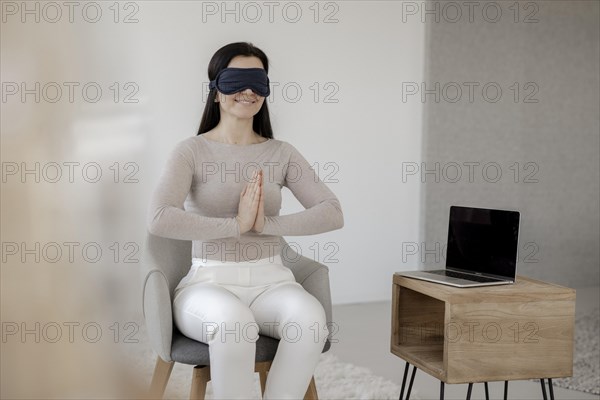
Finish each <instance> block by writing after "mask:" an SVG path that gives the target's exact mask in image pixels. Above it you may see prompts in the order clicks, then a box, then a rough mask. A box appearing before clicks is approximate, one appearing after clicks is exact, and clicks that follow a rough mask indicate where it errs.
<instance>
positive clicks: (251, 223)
mask: <svg viewBox="0 0 600 400" xmlns="http://www.w3.org/2000/svg"><path fill="white" fill-rule="evenodd" d="M235 219H236V220H237V222H238V224H239V225H240V234H242V233H244V232H248V231H249V230H253V231H255V232H258V233H260V232H262V230H263V228H264V227H265V206H264V192H263V171H262V169H259V170H256V171H254V174H253V175H252V179H251V181H250V182H249V183H248V184H247V185H246V186H245V187H244V190H242V193H240V204H239V206H238V215H237V216H236V217H235Z"/></svg>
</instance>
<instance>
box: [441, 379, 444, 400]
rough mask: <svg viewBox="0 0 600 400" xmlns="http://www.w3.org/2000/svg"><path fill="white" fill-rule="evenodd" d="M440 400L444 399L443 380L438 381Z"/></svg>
mask: <svg viewBox="0 0 600 400" xmlns="http://www.w3.org/2000/svg"><path fill="white" fill-rule="evenodd" d="M440 400H444V381H440Z"/></svg>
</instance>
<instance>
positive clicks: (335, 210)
mask: <svg viewBox="0 0 600 400" xmlns="http://www.w3.org/2000/svg"><path fill="white" fill-rule="evenodd" d="M285 144H286V145H287V146H288V147H289V150H290V158H289V162H288V167H287V168H286V171H285V180H284V186H286V187H287V188H289V189H290V190H291V192H292V193H293V194H294V196H295V197H296V198H297V199H298V201H299V202H300V204H302V206H304V208H305V210H304V211H300V212H297V213H294V214H288V215H280V216H266V217H265V226H264V228H263V231H262V232H261V234H265V235H277V236H286V235H287V236H294V235H295V236H298V235H312V234H317V233H323V232H328V231H332V230H335V229H340V228H342V227H343V226H344V215H343V213H342V207H341V205H340V202H339V200H338V199H337V197H336V196H335V194H333V192H332V191H331V190H330V189H329V188H328V187H327V185H326V184H325V183H324V182H323V181H321V179H320V178H319V176H318V174H317V173H316V172H315V171H314V169H313V168H312V167H311V166H310V164H309V163H308V161H306V159H305V158H304V157H303V156H302V155H301V154H300V152H299V151H298V150H297V149H296V148H295V147H294V146H293V145H291V144H289V143H287V142H285Z"/></svg>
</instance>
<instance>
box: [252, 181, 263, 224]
mask: <svg viewBox="0 0 600 400" xmlns="http://www.w3.org/2000/svg"><path fill="white" fill-rule="evenodd" d="M257 179H258V180H259V181H260V183H259V185H258V186H259V189H258V191H259V201H258V211H257V213H256V220H255V221H254V225H253V226H252V230H253V231H255V232H258V233H261V232H262V230H263V228H264V227H265V201H264V199H265V195H264V181H263V171H262V169H261V170H259V171H258V177H257Z"/></svg>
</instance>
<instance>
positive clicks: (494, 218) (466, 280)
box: [398, 206, 520, 287]
mask: <svg viewBox="0 0 600 400" xmlns="http://www.w3.org/2000/svg"><path fill="white" fill-rule="evenodd" d="M519 220H520V213H519V212H518V211H508V210H492V209H486V208H473V207H461V206H451V207H450V222H449V224H448V244H447V248H446V269H440V270H432V271H401V272H398V274H399V275H402V276H406V277H410V278H417V279H423V280H426V281H431V282H437V283H442V284H444V285H450V286H457V287H478V286H490V285H505V284H511V283H514V282H515V280H516V277H517V249H518V242H519Z"/></svg>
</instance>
